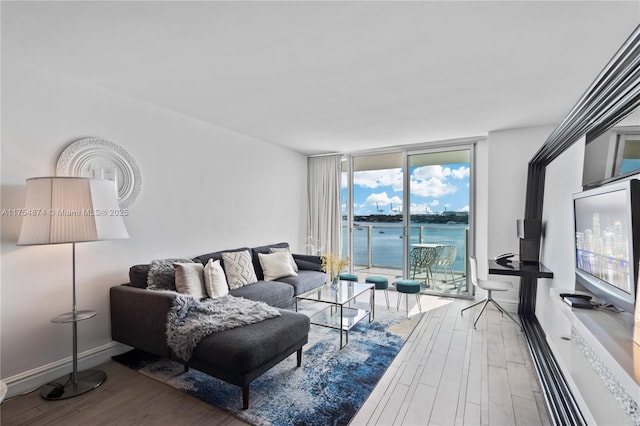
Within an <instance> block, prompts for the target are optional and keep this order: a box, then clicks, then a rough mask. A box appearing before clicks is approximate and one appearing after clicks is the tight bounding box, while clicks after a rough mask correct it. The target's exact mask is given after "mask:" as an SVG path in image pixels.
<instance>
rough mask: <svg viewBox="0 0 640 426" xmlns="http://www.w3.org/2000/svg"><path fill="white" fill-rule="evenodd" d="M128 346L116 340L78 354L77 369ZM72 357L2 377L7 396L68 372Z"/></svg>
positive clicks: (23, 392) (115, 353)
mask: <svg viewBox="0 0 640 426" xmlns="http://www.w3.org/2000/svg"><path fill="white" fill-rule="evenodd" d="M130 349H131V348H130V347H129V346H126V345H123V344H121V343H118V342H110V343H107V344H106V345H102V346H99V347H97V348H93V349H89V350H88V351H84V352H82V353H79V354H78V370H86V369H88V368H93V367H95V366H96V365H98V364H102V363H103V362H106V361H108V360H110V359H111V357H112V356H114V355H118V354H121V353H123V352H126V351H128V350H130ZM72 364H73V357H71V356H69V357H67V358H64V359H61V360H59V361H56V362H52V363H50V364H46V365H43V366H40V367H37V368H34V369H32V370H29V371H25V372H22V373H19V374H16V375H15V376H11V377H7V378H4V379H2V381H3V382H5V384H6V385H7V388H8V391H7V398H10V397H12V396H16V395H23V394H25V393H29V392H32V391H34V390H36V389H38V388H40V387H41V386H42V385H44V384H46V383H48V382H50V381H52V380H55V379H57V378H59V377H62V376H64V375H65V374H69V373H70V372H71V370H72V369H73V366H72Z"/></svg>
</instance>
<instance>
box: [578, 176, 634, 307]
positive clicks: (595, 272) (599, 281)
mask: <svg viewBox="0 0 640 426" xmlns="http://www.w3.org/2000/svg"><path fill="white" fill-rule="evenodd" d="M573 208H574V223H575V247H576V249H575V250H576V252H575V254H576V256H575V259H576V281H577V282H578V283H579V284H580V285H582V286H583V287H585V288H586V289H587V290H589V291H590V292H592V293H593V294H594V295H595V296H596V297H598V298H600V299H603V301H604V302H605V303H609V304H611V305H614V306H616V307H617V308H619V309H622V310H624V311H627V312H634V306H635V301H636V285H637V282H638V262H639V260H640V259H639V252H640V238H639V237H640V181H639V180H635V179H631V180H626V181H623V182H615V183H611V184H608V185H604V186H601V187H598V188H594V189H590V190H587V191H584V192H580V193H578V194H574V196H573Z"/></svg>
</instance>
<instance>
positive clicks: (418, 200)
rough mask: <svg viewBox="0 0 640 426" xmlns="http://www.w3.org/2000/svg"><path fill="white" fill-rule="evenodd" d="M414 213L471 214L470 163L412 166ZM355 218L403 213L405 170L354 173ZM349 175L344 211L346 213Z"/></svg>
mask: <svg viewBox="0 0 640 426" xmlns="http://www.w3.org/2000/svg"><path fill="white" fill-rule="evenodd" d="M410 173H411V174H410V182H411V189H410V191H411V194H410V198H409V201H410V203H411V206H410V210H411V214H425V213H439V212H443V211H445V210H446V211H456V212H457V211H466V212H468V211H469V163H461V164H446V165H435V166H421V167H412V168H411V169H410ZM353 180H354V188H353V193H354V208H353V212H354V215H370V214H386V215H388V214H397V213H402V210H403V199H404V198H403V190H402V189H403V188H402V169H401V168H397V169H385V170H368V171H361V172H355V173H354V177H353ZM346 199H347V186H346V173H343V179H342V201H343V204H342V211H343V213H344V212H346Z"/></svg>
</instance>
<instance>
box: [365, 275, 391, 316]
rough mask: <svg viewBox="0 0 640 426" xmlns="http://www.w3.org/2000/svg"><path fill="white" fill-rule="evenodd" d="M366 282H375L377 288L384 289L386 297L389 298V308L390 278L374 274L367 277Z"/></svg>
mask: <svg viewBox="0 0 640 426" xmlns="http://www.w3.org/2000/svg"><path fill="white" fill-rule="evenodd" d="M365 282H367V283H369V284H374V285H375V286H376V287H375V288H376V290H384V297H385V298H386V299H387V309H389V290H388V289H389V280H388V279H386V278H385V277H377V276H375V275H372V276H370V277H367V279H366V280H365Z"/></svg>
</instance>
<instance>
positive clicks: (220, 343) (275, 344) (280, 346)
mask: <svg viewBox="0 0 640 426" xmlns="http://www.w3.org/2000/svg"><path fill="white" fill-rule="evenodd" d="M288 246H289V245H288V244H287V243H279V244H272V245H268V246H261V247H255V248H250V249H248V248H242V249H234V250H224V251H218V252H214V253H208V254H204V255H201V256H197V257H195V258H193V261H195V262H201V263H203V264H206V263H207V262H208V260H209V259H214V260H217V259H222V253H223V252H231V251H239V250H250V252H251V254H252V260H253V266H254V269H255V273H256V277H257V278H258V281H257V282H255V283H251V284H247V285H244V286H242V287H240V288H236V289H233V290H230V294H231V295H233V296H237V297H243V298H245V299H250V300H256V301H261V302H265V303H267V304H269V305H271V306H274V307H277V308H281V309H279V310H280V313H281V316H279V317H276V318H271V319H267V320H264V321H262V322H258V323H255V324H250V325H245V326H241V327H237V328H233V329H229V330H225V331H221V332H217V333H214V334H211V335H209V336H208V337H206V338H204V339H203V340H202V341H201V342H200V343H199V344H198V346H197V347H196V349H195V350H194V352H193V356H192V357H191V359H190V360H188V361H184V360H180V359H178V357H177V356H176V355H175V354H174V353H173V351H172V350H171V349H170V347H169V346H168V345H167V339H166V326H167V316H168V313H169V311H170V309H171V307H172V305H173V302H174V300H175V298H176V297H177V293H175V292H171V291H156V290H150V289H147V286H148V282H147V278H148V272H149V269H150V265H135V266H132V267H131V269H130V271H129V277H130V282H129V283H127V284H123V285H119V286H115V287H112V288H111V289H110V301H111V337H112V339H113V340H115V341H118V342H121V343H124V344H126V345H129V346H132V347H134V348H136V349H140V350H143V351H145V352H149V353H151V354H154V355H157V356H161V357H165V358H169V359H174V360H176V361H179V362H182V363H184V364H185V369H186V368H188V367H193V368H195V369H197V370H199V371H202V372H204V373H207V374H209V375H211V376H213V377H216V378H219V379H221V380H224V381H226V382H228V383H232V384H234V385H237V386H240V387H242V400H243V408H244V409H246V408H248V406H249V384H250V383H251V382H252V381H253V380H254V379H255V378H257V377H259V376H260V375H261V374H263V373H264V372H265V371H267V370H269V369H270V368H272V367H273V366H275V365H276V364H278V363H279V362H280V361H282V360H284V359H285V358H287V357H288V356H289V355H291V354H293V353H294V352H297V365H298V366H300V365H301V361H302V347H303V346H304V345H305V344H306V343H307V340H308V332H309V327H310V321H309V318H308V317H307V316H305V315H303V314H299V313H297V312H293V311H291V310H288V309H282V308H289V307H291V306H292V305H293V304H294V302H295V296H296V295H298V294H302V293H305V292H307V291H311V290H313V289H315V288H318V287H320V286H322V285H324V284H325V283H326V281H327V276H326V274H325V273H324V272H322V270H321V260H320V257H319V256H309V255H297V254H293V258H294V259H295V263H296V265H297V267H298V271H297V275H296V276H289V277H284V278H280V279H277V280H274V281H264V273H263V271H262V267H261V265H260V261H259V258H258V253H270V252H271V248H284V247H288ZM222 266H223V268H224V263H222Z"/></svg>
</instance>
